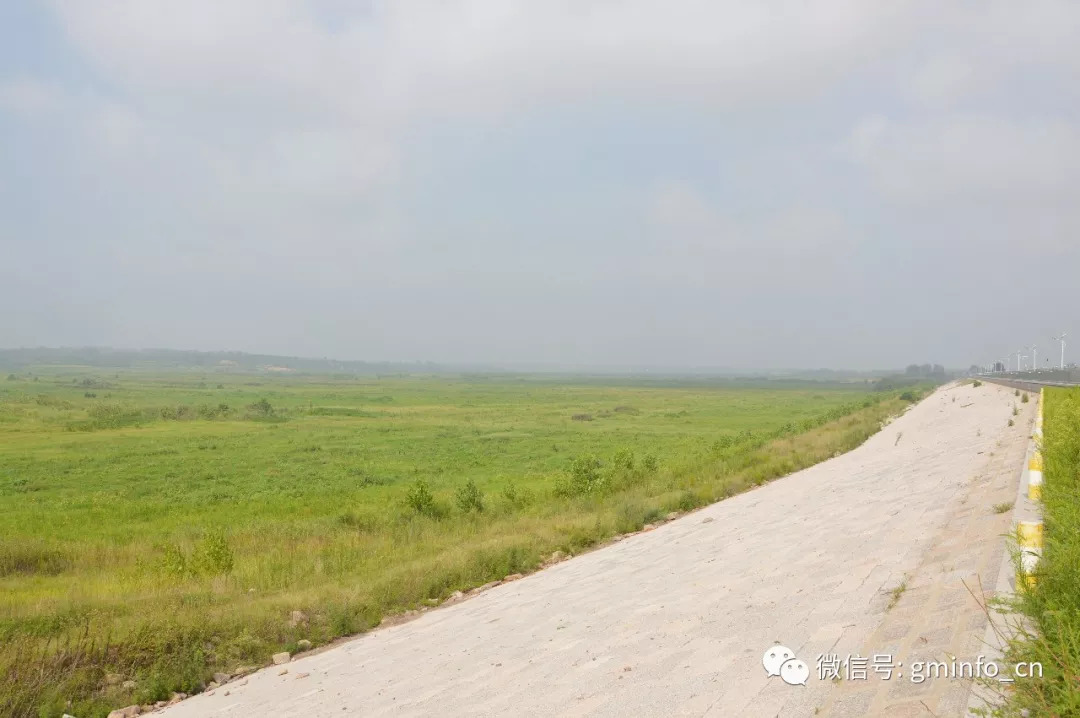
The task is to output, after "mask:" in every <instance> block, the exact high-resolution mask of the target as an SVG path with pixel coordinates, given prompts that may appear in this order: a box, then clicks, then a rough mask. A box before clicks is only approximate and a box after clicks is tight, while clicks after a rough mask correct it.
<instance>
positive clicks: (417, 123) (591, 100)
mask: <svg viewBox="0 0 1080 718" xmlns="http://www.w3.org/2000/svg"><path fill="white" fill-rule="evenodd" d="M1077 37H1080V3H1076V2H1071V1H1065V0H1063V1H1062V2H1043V1H1040V0H1029V1H1028V2H1023V3H1020V2H1015V1H1014V0H989V1H987V2H974V1H964V0H956V1H954V2H941V1H940V0H925V1H909V0H889V1H888V2H869V1H867V0H842V1H836V2H804V1H802V0H798V1H795V0H745V1H743V2H719V1H717V0H697V1H684V2H680V1H677V0H666V1H664V2H660V1H659V0H655V1H652V2H645V1H643V0H618V1H616V0H531V1H529V2H524V1H521V0H385V1H382V0H369V1H368V2H349V1H346V0H312V1H309V2H299V1H297V2H284V1H282V0H228V1H227V2H221V1H220V0H171V1H169V2H156V1H153V0H107V1H100V2H96V1H93V2H92V1H90V0H69V1H64V2H61V1H57V2H41V3H34V2H29V1H27V0H17V1H14V2H3V3H0V307H3V309H2V310H0V346H6V347H15V346H37V345H49V346H54V345H67V346H71V345H112V346H123V347H172V348H182V349H237V350H244V351H258V352H272V353H284V354H297V355H304V356H332V357H337V358H348V359H371V360H377V359H391V360H414V359H420V360H432V361H445V362H457V361H485V362H495V363H511V362H562V363H574V364H603V365H643V364H654V365H671V366H677V365H697V366H702V365H706V366H725V367H754V366H761V367H766V368H778V367H818V366H830V367H849V368H869V367H881V366H895V365H900V364H906V363H908V362H912V361H919V362H923V361H934V362H941V363H946V364H949V365H961V366H967V365H968V364H971V363H973V362H986V361H990V360H991V359H993V358H994V357H998V356H1001V355H1003V354H1004V353H1006V352H1008V351H1014V350H1015V349H1016V348H1017V347H1018V346H1019V345H1020V344H1021V343H1025V344H1028V345H1030V344H1031V343H1033V342H1036V341H1037V342H1039V347H1040V348H1039V352H1040V359H1039V363H1040V364H1043V363H1044V361H1043V359H1044V358H1050V357H1051V356H1052V357H1053V359H1054V360H1055V361H1056V359H1057V349H1056V344H1054V343H1052V342H1050V341H1049V337H1050V335H1051V334H1052V333H1056V332H1059V331H1061V330H1063V329H1065V330H1075V331H1076V337H1077V341H1078V342H1080V323H1078V322H1076V317H1077V314H1078V310H1080V194H1078V192H1080V182H1078V181H1080V128H1078V127H1077V124H1076V119H1077V111H1078V109H1080V102H1078V101H1080V82H1078V79H1080V43H1077V42H1076V38H1077ZM1077 346H1078V347H1080V344H1077ZM1077 351H1078V352H1080V349H1078V350H1077ZM1078 356H1080V354H1078ZM1074 358H1076V357H1074Z"/></svg>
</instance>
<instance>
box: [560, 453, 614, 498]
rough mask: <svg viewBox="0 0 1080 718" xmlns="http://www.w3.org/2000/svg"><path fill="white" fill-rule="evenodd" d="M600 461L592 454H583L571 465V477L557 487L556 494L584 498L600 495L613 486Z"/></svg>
mask: <svg viewBox="0 0 1080 718" xmlns="http://www.w3.org/2000/svg"><path fill="white" fill-rule="evenodd" d="M602 467H603V465H602V464H601V463H600V459H598V458H597V457H596V456H593V455H592V454H583V455H582V456H579V457H577V458H576V459H574V460H573V462H571V464H570V474H569V476H568V477H567V478H566V479H565V480H563V481H560V482H559V483H558V484H557V485H556V487H555V493H556V494H559V495H561V496H584V495H588V494H599V493H602V492H604V491H606V490H607V489H608V488H610V486H611V482H610V480H609V479H608V477H607V475H606V474H605V473H604V472H603V471H602V470H601V469H602Z"/></svg>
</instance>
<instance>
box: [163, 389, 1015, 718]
mask: <svg viewBox="0 0 1080 718" xmlns="http://www.w3.org/2000/svg"><path fill="white" fill-rule="evenodd" d="M1014 399H1015V397H1013V395H1012V392H1011V390H1007V389H1005V388H1003V387H998V386H994V385H984V386H981V387H978V388H975V387H972V386H970V385H969V386H957V385H951V386H948V387H945V388H943V389H940V390H938V391H937V392H935V393H934V394H933V395H931V396H930V397H929V398H927V399H926V400H924V401H923V402H921V403H920V404H918V405H916V406H914V407H912V408H911V409H910V410H909V411H908V412H907V413H906V414H904V415H903V416H901V417H899V418H898V419H896V421H894V422H893V423H892V424H890V425H889V426H887V427H885V428H884V429H883V430H882V431H881V432H880V433H878V434H877V435H875V436H873V437H871V439H870V440H868V441H867V442H866V443H865V444H864V445H863V446H861V447H859V448H858V449H856V450H854V451H852V452H850V453H847V454H845V455H843V456H839V457H836V458H834V459H831V460H829V461H827V462H824V463H822V464H819V465H817V466H814V467H811V468H809V469H806V470H804V471H800V472H798V473H795V474H792V475H790V476H787V477H785V478H782V479H778V480H776V481H773V482H772V483H770V484H767V485H766V486H763V487H761V488H759V489H756V490H754V491H750V492H748V493H745V494H742V495H739V496H735V497H732V498H730V499H727V500H725V501H722V502H720V503H717V504H714V505H712V506H709V507H706V508H704V509H702V510H700V511H697V512H695V513H692V514H688V515H686V516H684V517H682V518H680V519H678V520H676V521H672V522H669V523H667V524H664V525H662V526H660V527H659V528H657V529H655V530H653V531H650V532H647V533H641V534H637V535H634V536H630V537H627V538H625V539H623V540H622V541H619V542H617V543H615V544H613V545H611V546H608V547H605V548H603V549H600V550H597V551H594V552H591V553H587V554H584V555H582V556H578V557H575V558H574V559H572V560H569V561H566V562H563V563H560V564H557V565H555V566H552V567H551V568H548V569H546V570H543V571H540V572H538V573H536V574H533V575H531V576H527V577H525V578H523V579H521V580H518V581H514V582H511V583H506V584H503V585H500V586H497V587H495V588H493V589H491V590H489V591H485V592H483V593H481V594H479V595H477V596H475V597H473V598H471V599H469V600H466V601H463V602H460V603H456V604H453V605H448V606H445V607H443V608H440V609H437V610H433V611H430V612H428V613H425V614H424V615H422V616H421V617H419V618H417V619H416V620H414V621H411V622H408V623H405V624H402V625H398V626H393V627H389V628H384V629H380V630H376V631H373V632H372V633H369V634H366V635H364V636H360V637H358V638H356V639H355V640H352V641H349V642H346V643H343V644H342V645H340V646H337V647H334V648H332V649H330V650H327V651H324V652H321V653H317V654H313V655H309V656H304V657H300V658H297V659H295V660H294V661H293V662H292V663H290V664H289V665H288V666H287V668H288V673H285V674H281V673H280V672H281V668H280V667H272V668H268V669H265V670H263V671H260V672H258V673H255V674H253V675H251V676H249V677H247V678H245V679H243V680H241V681H238V682H234V683H230V684H227V685H226V686H223V687H221V688H218V689H217V690H215V691H213V692H212V693H207V694H203V695H199V696H195V697H194V698H192V699H189V700H187V701H184V702H182V703H180V704H177V705H175V706H172V707H170V708H167V709H165V710H164V711H162V712H163V713H165V714H166V715H167V716H168V718H186V717H188V716H256V715H257V716H341V715H364V716H381V715H387V716H389V715H393V716H429V715H455V716H456V715H464V716H495V715H498V716H617V717H618V718H623V717H624V716H669V715H679V716H793V717H799V716H811V715H815V712H816V714H817V715H829V714H831V715H835V716H860V715H932V714H931V713H929V712H926V713H918V712H913V711H916V710H918V709H921V705H922V704H924V703H927V701H929V702H930V704H932V705H931V708H934V713H933V714H935V715H938V716H959V715H963V714H964V708H963V706H966V704H967V687H966V686H962V685H961V684H955V685H938V684H934V685H932V686H931V688H930V689H923V688H922V687H916V688H914V689H913V688H911V687H910V686H908V685H906V684H905V683H904V682H902V681H896V682H894V683H890V684H886V682H884V681H879V682H877V683H870V682H867V683H866V685H856V684H855V683H854V682H847V684H846V685H845V684H843V683H842V684H836V683H834V682H832V681H821V680H818V679H817V675H816V673H817V671H816V657H817V656H818V655H819V654H823V653H836V654H841V655H846V654H855V653H861V654H862V655H867V654H868V653H875V652H884V651H886V650H888V649H889V648H892V649H894V650H895V652H896V653H897V660H901V656H904V655H908V654H913V653H914V652H918V651H923V652H926V651H930V650H931V649H937V648H939V647H942V648H947V647H952V646H954V644H957V643H958V642H963V641H967V640H968V634H973V633H977V634H978V635H979V636H981V635H982V634H983V629H984V628H985V623H983V624H982V626H979V625H976V624H978V619H977V618H976V617H973V616H974V614H975V612H976V611H977V604H975V603H974V601H966V600H965V599H964V596H963V595H961V594H960V593H959V590H958V589H962V586H963V585H962V584H961V583H960V581H961V580H962V579H963V580H970V579H971V578H972V577H973V576H975V575H980V576H981V581H982V583H983V585H986V586H993V585H995V584H996V582H997V574H998V570H999V567H1000V565H1001V555H1002V554H1001V552H1002V551H1003V550H1004V548H1003V547H1004V541H1003V539H1002V538H1001V534H1002V533H1004V531H1006V530H1007V528H1008V516H1007V515H1006V516H1002V515H996V514H993V512H992V510H991V506H992V504H993V503H995V502H997V501H1001V500H1002V499H1000V498H996V497H997V496H998V494H1001V495H1006V494H1008V495H1010V496H1011V495H1012V494H1013V493H1014V492H1015V489H1016V482H1017V481H1018V479H1019V475H1020V469H1021V467H1022V463H1023V456H1024V439H1025V437H1026V427H1027V426H1028V425H1029V424H1030V422H1031V419H1032V418H1033V411H1034V410H1033V409H1032V408H1031V407H1033V406H1034V403H1031V404H1018V406H1020V407H1022V410H1023V413H1022V414H1021V416H1019V417H1017V421H1016V424H1017V425H1016V426H1015V427H1008V426H1007V422H1008V419H1009V418H1011V411H1012V406H1013V401H1014ZM900 434H902V435H900ZM898 435H900V437H899V440H897V437H898ZM987 517H990V518H987ZM999 523H1000V524H1001V526H998V524H999ZM995 557H996V559H997V561H998V563H997V564H995V563H994V560H995ZM982 571H987V572H992V573H993V575H992V576H990V575H981V574H980V572H982ZM905 579H906V580H907V582H908V586H909V588H908V590H907V591H905V592H903V594H902V595H901V596H900V600H899V602H897V604H896V606H895V607H894V608H893V609H892V610H889V611H887V610H886V608H887V606H888V604H889V601H890V593H891V589H893V588H895V587H896V586H897V585H899V584H900V583H901V582H902V581H904V580H905ZM969 598H970V597H969ZM973 606H975V607H976V609H975V610H973ZM921 640H925V643H922V642H920V641H921ZM931 641H932V642H933V646H930V642H931ZM774 642H782V643H783V644H784V645H786V646H788V647H790V648H792V649H794V650H795V653H796V655H797V656H798V657H799V658H801V659H803V660H804V661H806V663H807V664H808V665H809V666H810V668H811V677H810V680H809V681H808V683H807V685H806V686H788V685H786V684H784V683H782V682H781V681H780V679H779V678H769V677H768V676H767V675H766V673H765V671H764V669H763V668H762V665H761V656H762V653H763V652H764V650H765V649H766V648H767V647H768V646H769V645H771V644H773V643H774ZM966 645H967V644H965V647H966ZM923 685H925V684H923ZM950 706H955V707H956V708H955V711H953V709H952V708H951V707H950Z"/></svg>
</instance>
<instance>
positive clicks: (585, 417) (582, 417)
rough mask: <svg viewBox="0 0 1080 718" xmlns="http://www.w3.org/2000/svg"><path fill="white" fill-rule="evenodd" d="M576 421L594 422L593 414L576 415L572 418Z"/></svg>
mask: <svg viewBox="0 0 1080 718" xmlns="http://www.w3.org/2000/svg"><path fill="white" fill-rule="evenodd" d="M570 418H571V419H573V420H574V421H592V420H593V417H592V414H574V415H573V416H571V417H570Z"/></svg>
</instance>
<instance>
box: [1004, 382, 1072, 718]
mask: <svg viewBox="0 0 1080 718" xmlns="http://www.w3.org/2000/svg"><path fill="white" fill-rule="evenodd" d="M1044 411H1045V425H1044V440H1043V458H1044V460H1045V469H1044V484H1043V491H1042V498H1043V508H1044V517H1043V523H1044V534H1043V557H1042V560H1041V561H1040V562H1039V565H1038V569H1037V583H1036V584H1035V586H1034V588H1032V589H1030V590H1027V591H1023V592H1021V594H1020V596H1019V600H1018V602H1017V604H1016V608H1018V609H1019V610H1020V611H1021V612H1022V614H1023V615H1024V616H1026V617H1027V619H1028V621H1026V622H1024V624H1023V625H1022V626H1020V632H1019V635H1018V637H1017V638H1016V639H1015V640H1013V641H1012V642H1011V643H1010V645H1009V647H1008V651H1007V652H1008V658H1009V661H1010V662H1018V661H1037V662H1039V663H1041V664H1042V666H1043V678H1042V679H1041V680H1040V679H1029V680H1017V682H1016V683H1015V691H1014V692H1013V694H1012V695H1011V696H1010V699H1009V701H1008V702H1007V704H1006V706H1005V707H1004V708H1003V709H1002V712H1003V714H1005V715H1020V714H1021V711H1022V710H1026V711H1028V714H1029V715H1031V716H1059V717H1062V718H1064V717H1065V716H1080V389H1047V390H1046V406H1045V407H1044Z"/></svg>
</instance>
